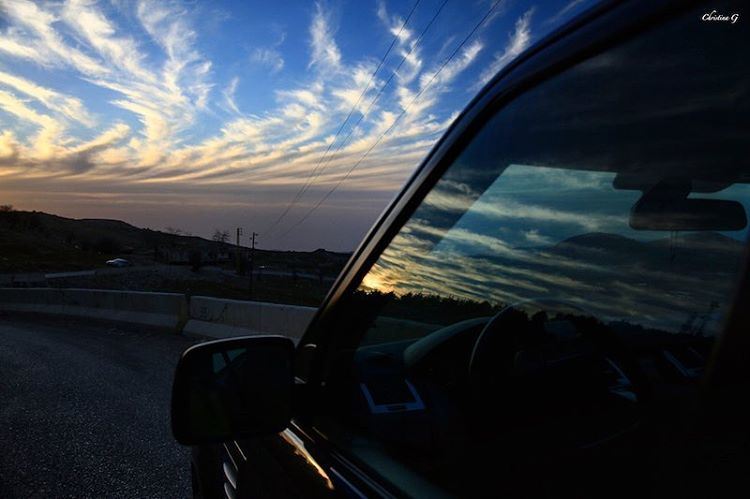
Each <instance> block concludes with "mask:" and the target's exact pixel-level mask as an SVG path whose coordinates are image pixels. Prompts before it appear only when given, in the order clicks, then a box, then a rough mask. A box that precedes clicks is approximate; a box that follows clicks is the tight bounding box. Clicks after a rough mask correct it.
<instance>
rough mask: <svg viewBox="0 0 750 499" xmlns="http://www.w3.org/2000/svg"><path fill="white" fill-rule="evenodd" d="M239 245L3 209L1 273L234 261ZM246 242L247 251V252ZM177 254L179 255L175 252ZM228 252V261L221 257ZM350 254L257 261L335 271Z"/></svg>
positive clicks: (260, 257) (259, 254) (258, 256)
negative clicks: (110, 263) (123, 262)
mask: <svg viewBox="0 0 750 499" xmlns="http://www.w3.org/2000/svg"><path fill="white" fill-rule="evenodd" d="M234 250H235V249H234V246H232V245H230V244H227V243H220V242H216V241H211V240H208V239H204V238H201V237H195V236H186V235H180V234H171V233H167V232H162V231H157V230H150V229H142V228H139V227H135V226H133V225H130V224H127V223H125V222H122V221H120V220H105V219H71V218H65V217H60V216H57V215H51V214H48V213H43V212H36V211H33V212H29V211H14V210H9V209H5V210H0V273H13V272H59V271H72V270H85V269H94V268H99V267H103V266H105V262H106V261H107V260H109V259H111V258H116V257H123V258H127V259H129V260H131V261H132V262H133V263H134V264H136V265H149V264H152V263H155V262H161V263H182V264H187V263H189V262H188V260H189V258H188V256H185V255H193V254H195V253H196V252H197V253H198V254H200V255H202V263H206V264H208V263H218V264H220V265H221V264H223V265H224V266H229V267H231V266H232V265H233V262H234V253H233V252H234ZM248 251H249V250H248V249H247V248H242V253H243V255H247V254H248ZM174 255H178V256H174ZM222 256H223V261H221V260H222V259H221V257H222ZM348 257H349V254H345V253H333V252H329V251H325V250H317V251H313V252H299V251H268V250H261V249H258V250H256V251H255V265H256V266H264V267H270V268H273V269H278V270H294V271H297V272H313V271H314V272H322V273H323V274H324V275H327V276H328V275H335V274H337V273H338V272H339V271H340V269H341V267H343V265H344V263H346V260H347V259H348Z"/></svg>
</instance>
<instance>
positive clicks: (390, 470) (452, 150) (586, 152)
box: [171, 0, 750, 498]
mask: <svg viewBox="0 0 750 499" xmlns="http://www.w3.org/2000/svg"><path fill="white" fill-rule="evenodd" d="M742 6H743V5H742V4H741V3H739V2H723V1H719V2H711V3H710V4H707V3H703V2H673V1H642V0H634V1H624V2H604V3H601V4H599V5H596V6H594V7H593V8H592V9H590V10H588V11H587V12H586V13H584V14H583V15H581V16H579V17H578V18H577V19H575V20H573V21H572V22H570V23H568V24H566V25H565V26H564V27H562V28H561V29H559V30H557V31H556V32H554V33H553V34H551V35H549V36H548V37H546V38H545V39H543V40H542V41H540V42H539V43H537V44H536V45H534V46H533V47H532V48H530V49H529V50H527V51H526V52H524V53H523V54H521V55H520V56H519V57H518V58H516V59H515V60H514V61H512V62H511V63H510V64H508V65H507V66H506V67H505V68H503V69H502V70H501V71H500V72H499V74H497V75H496V76H495V77H494V79H493V80H491V81H490V82H489V83H488V84H487V85H486V86H485V87H484V89H483V90H481V92H480V93H479V94H478V95H477V96H476V97H475V98H474V100H473V101H472V102H471V103H470V104H469V106H468V107H467V108H466V109H465V110H464V111H463V112H462V114H461V115H460V116H459V117H458V118H457V119H456V120H455V122H454V123H453V124H452V125H451V126H450V128H449V129H448V131H447V132H446V133H445V135H444V136H443V137H442V138H441V139H440V140H439V142H438V143H437V144H436V146H435V147H434V148H433V149H432V150H431V152H430V153H429V155H428V156H427V157H426V159H425V160H424V161H423V163H422V164H421V166H420V167H419V168H418V169H417V171H416V173H415V174H414V175H413V176H412V177H411V178H410V179H409V180H408V182H407V183H406V185H405V187H404V188H403V190H402V191H401V193H400V194H399V195H398V196H397V198H396V199H395V200H394V201H393V203H392V204H391V205H390V206H389V207H388V208H387V209H386V210H385V212H384V213H383V215H382V216H381V217H380V219H379V220H378V221H377V222H376V224H375V225H374V226H373V228H372V229H371V231H370V232H369V233H368V235H367V236H366V237H365V239H364V240H363V242H362V243H361V245H360V246H359V248H358V249H357V251H356V252H355V253H354V254H353V255H352V257H351V259H350V260H349V262H348V263H347V265H346V267H345V268H344V270H343V271H342V273H341V275H340V276H339V277H338V279H337V281H336V283H335V284H334V286H333V288H332V290H331V291H330V293H329V294H328V296H327V298H326V299H325V301H324V302H323V304H322V305H321V307H320V308H319V310H318V311H317V313H316V315H315V317H314V318H313V320H312V322H311V323H310V325H309V326H308V328H307V330H306V332H305V334H304V336H303V337H302V338H301V339H300V340H299V341H298V342H297V343H296V344H295V343H294V342H293V340H292V339H289V338H284V337H277V336H257V337H243V338H230V339H223V340H217V341H210V342H205V343H200V344H196V345H194V346H192V347H191V348H189V349H188V350H186V351H185V352H184V353H183V355H182V357H181V358H180V360H179V363H178V365H177V369H176V373H175V380H174V385H173V394H172V407H171V411H172V412H171V417H172V429H173V434H174V436H175V438H176V439H177V441H178V442H180V443H182V444H184V445H190V446H192V476H193V490H194V494H195V496H196V497H229V498H234V497H401V496H409V497H456V496H460V497H486V496H492V497H505V496H509V497H518V496H523V497H652V496H663V497H719V496H733V497H737V496H747V495H748V494H749V493H750V490H749V487H748V482H747V480H746V470H747V469H748V468H747V467H748V464H750V463H749V461H750V460H749V459H748V446H747V442H748V441H750V440H749V439H748V424H747V421H748V416H750V414H748V412H749V411H748V409H747V401H746V399H747V393H750V392H749V390H750V386H748V385H749V384H750V375H749V374H750V372H748V371H749V370H750V362H748V361H747V359H748V356H750V342H748V335H747V333H748V329H749V327H750V285H748V282H749V281H748V280H749V279H750V273H749V270H748V269H750V265H749V264H750V262H749V261H748V220H747V211H748V208H750V163H748V158H749V157H750V137H748V130H750V95H749V93H750V66H748V64H746V62H745V60H744V59H743V58H742V57H739V56H738V54H739V53H742V52H741V49H742V48H748V46H749V43H748V42H750V31H749V28H750V25H748V23H747V22H744V23H743V22H742V20H741V19H740V21H739V22H738V23H735V24H730V23H724V22H720V21H717V20H711V19H712V18H711V16H708V17H704V15H705V14H706V13H707V12H708V13H710V12H712V11H716V12H718V13H719V14H721V15H722V16H726V17H730V16H731V15H732V14H734V13H737V12H739V13H740V14H741V15H742V14H743V12H744V11H743V9H742ZM716 18H717V16H713V19H716Z"/></svg>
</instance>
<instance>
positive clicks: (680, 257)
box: [362, 164, 750, 342]
mask: <svg viewBox="0 0 750 499" xmlns="http://www.w3.org/2000/svg"><path fill="white" fill-rule="evenodd" d="M616 176H617V174H616V173H613V172H591V171H581V170H574V169H561V168H549V167H538V166H536V167H535V166H527V165H515V164H512V165H510V166H508V167H507V168H506V169H505V170H503V172H502V174H501V175H500V176H498V177H497V179H496V180H495V181H494V182H493V183H491V184H490V185H489V187H486V189H485V186H483V185H479V186H477V185H472V184H471V183H467V182H463V183H458V182H456V181H453V180H448V181H441V182H440V183H439V185H438V186H437V187H436V189H435V190H434V191H433V192H432V193H430V194H429V195H428V197H427V198H426V200H425V202H424V204H423V206H422V207H421V208H420V210H419V211H418V212H417V214H416V215H415V216H414V217H413V218H412V219H411V220H410V221H409V223H408V224H407V225H406V226H405V227H404V229H403V230H402V231H401V233H399V235H398V236H397V237H396V239H395V240H394V241H393V243H392V244H391V246H390V247H389V248H388V249H387V250H386V252H385V253H384V254H383V256H382V257H381V258H380V260H379V261H378V262H377V264H376V265H375V266H374V267H373V269H372V270H371V271H370V273H369V274H368V275H367V276H366V277H365V279H364V282H363V285H362V289H363V290H364V291H366V292H382V293H394V294H395V296H396V297H400V296H403V295H408V294H411V295H412V296H423V297H425V298H426V299H433V300H434V299H443V300H448V301H457V302H461V301H469V302H479V303H482V302H487V303H489V304H491V305H493V306H494V307H497V306H502V305H510V304H513V303H517V302H524V301H528V300H534V299H539V298H552V299H556V300H564V301H567V302H570V303H572V304H576V305H579V306H581V307H584V308H586V309H588V310H590V311H591V312H592V313H595V314H596V315H597V316H598V317H599V318H601V319H602V320H605V321H606V322H617V321H621V322H623V323H626V324H628V325H630V326H640V327H644V328H654V329H658V330H662V331H665V332H675V333H686V334H692V335H697V336H710V335H714V334H715V333H716V332H717V330H718V328H719V327H720V318H721V313H722V311H723V310H724V308H725V306H726V305H727V303H726V302H727V296H728V295H729V292H730V286H731V285H732V282H733V281H732V277H733V275H734V274H735V273H736V272H737V269H738V266H739V265H740V263H741V259H742V256H743V255H742V250H743V247H744V241H745V238H746V234H747V231H746V229H743V230H739V231H718V230H716V231H715V230H706V231H673V232H667V233H665V232H663V231H648V230H647V231H637V230H633V229H632V228H631V227H630V225H629V221H630V212H631V209H632V207H633V206H634V205H635V204H636V202H637V201H638V200H639V198H640V197H641V192H640V191H635V190H621V189H617V188H615V187H614V185H613V184H614V182H615V178H616ZM477 189H483V190H484V192H483V193H482V194H481V196H480V195H479V194H478V190H477ZM479 192H481V191H479ZM722 194H723V191H722ZM726 196H727V198H728V199H733V200H739V201H743V202H745V203H746V204H748V201H750V189H748V186H737V187H735V188H732V189H731V190H730V189H727V192H726ZM717 197H718V196H713V198H717ZM466 205H469V206H470V207H469V209H468V210H466V211H464V210H463V207H464V206H466ZM456 210H458V211H459V216H458V218H457V220H456V221H455V222H454V223H453V225H452V226H451V227H450V228H449V229H448V230H444V229H443V227H441V226H440V225H439V224H435V223H433V221H435V220H437V221H439V222H442V221H443V220H445V219H447V218H448V217H454V216H455V213H454V212H455V211H456ZM414 312H416V310H415V311H414ZM413 318H414V319H421V320H422V321H424V322H436V321H440V317H439V316H434V315H433V314H432V313H430V314H428V315H426V316H424V317H416V316H413ZM441 322H442V321H441ZM441 322H438V324H440V323H441ZM372 334H373V335H377V334H378V332H377V330H373V331H372ZM417 335H421V333H419V332H417ZM372 341H376V340H375V338H368V342H372Z"/></svg>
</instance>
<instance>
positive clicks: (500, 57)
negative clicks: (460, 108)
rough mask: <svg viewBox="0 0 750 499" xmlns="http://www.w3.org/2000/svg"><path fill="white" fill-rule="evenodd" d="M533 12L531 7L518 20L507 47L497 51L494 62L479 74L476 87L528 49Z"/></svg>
mask: <svg viewBox="0 0 750 499" xmlns="http://www.w3.org/2000/svg"><path fill="white" fill-rule="evenodd" d="M533 14H534V9H533V8H531V9H529V10H527V11H526V12H525V13H524V14H523V15H522V16H521V17H519V18H518V19H517V20H516V24H515V26H514V30H513V32H512V33H511V34H510V36H509V38H508V43H507V44H506V45H505V48H504V49H503V50H502V51H501V52H497V53H495V55H494V57H493V59H492V62H491V63H490V65H489V66H488V67H487V68H486V69H485V70H484V71H482V74H481V75H480V76H479V83H478V85H477V86H475V87H474V88H477V87H481V86H482V85H484V84H485V83H487V82H488V81H490V80H491V79H492V77H493V76H495V74H497V72H498V71H500V70H501V69H502V68H503V67H505V65H506V64H508V63H509V62H510V61H512V60H513V59H515V58H516V57H518V55H520V54H521V52H523V51H524V50H526V48H527V47H528V46H529V44H530V43H531V16H532V15H533Z"/></svg>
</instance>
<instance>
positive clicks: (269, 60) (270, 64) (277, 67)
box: [250, 47, 284, 74]
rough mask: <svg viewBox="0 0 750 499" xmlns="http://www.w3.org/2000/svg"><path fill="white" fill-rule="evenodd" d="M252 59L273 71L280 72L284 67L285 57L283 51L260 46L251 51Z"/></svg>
mask: <svg viewBox="0 0 750 499" xmlns="http://www.w3.org/2000/svg"><path fill="white" fill-rule="evenodd" d="M250 61H251V62H254V63H256V64H260V65H262V66H264V67H266V68H268V69H270V70H271V73H272V74H273V73H278V72H279V71H281V70H282V69H284V58H283V57H282V56H281V52H279V51H278V50H276V49H275V48H269V47H258V48H256V49H254V50H253V51H252V52H251V53H250Z"/></svg>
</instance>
